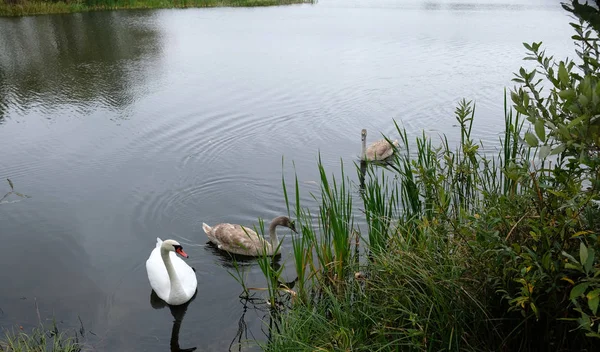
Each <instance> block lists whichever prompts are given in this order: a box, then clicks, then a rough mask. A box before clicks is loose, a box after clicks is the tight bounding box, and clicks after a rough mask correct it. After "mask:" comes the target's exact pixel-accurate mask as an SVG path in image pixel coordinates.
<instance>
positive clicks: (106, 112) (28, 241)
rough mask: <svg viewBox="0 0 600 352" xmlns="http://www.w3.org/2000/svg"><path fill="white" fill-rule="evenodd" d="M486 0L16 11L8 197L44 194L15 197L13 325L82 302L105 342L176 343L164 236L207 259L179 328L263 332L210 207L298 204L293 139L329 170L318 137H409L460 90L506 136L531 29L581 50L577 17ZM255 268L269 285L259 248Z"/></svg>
mask: <svg viewBox="0 0 600 352" xmlns="http://www.w3.org/2000/svg"><path fill="white" fill-rule="evenodd" d="M480 3H482V4H478V3H477V2H475V1H471V2H464V1H450V0H442V1H427V2H425V1H423V2H422V1H416V0H414V1H391V0H390V1H379V0H377V1H375V0H370V1H348V0H343V1H342V0H340V1H320V2H319V3H318V4H317V5H302V6H289V7H274V8H253V9H232V8H221V9H187V10H160V11H118V12H98V13H87V14H73V15H56V16H39V17H28V18H0V153H1V154H0V155H1V156H0V193H1V194H0V197H1V196H2V195H3V194H4V193H5V192H8V191H9V190H10V189H9V185H8V183H6V182H5V181H4V179H5V178H10V179H11V180H12V181H13V182H14V184H15V188H16V190H17V191H20V192H22V193H25V194H27V195H29V196H31V198H29V199H24V200H22V201H20V202H14V203H9V204H0V241H1V243H2V244H1V245H0V284H1V286H0V287H1V289H0V327H3V328H10V327H12V326H14V325H16V324H19V325H22V326H24V327H26V328H27V327H31V326H33V325H35V324H36V323H37V319H38V318H37V313H36V302H37V306H38V307H39V310H40V315H41V316H42V318H50V317H53V316H54V317H56V319H58V320H59V326H61V327H77V328H78V327H79V326H80V322H79V318H80V319H81V322H82V323H83V325H84V327H85V331H86V338H87V340H88V341H89V342H90V343H91V344H92V346H93V348H94V349H96V350H108V351H166V350H169V345H170V337H171V332H172V327H173V324H172V321H173V317H172V315H171V312H169V309H168V308H163V309H160V310H155V309H153V305H152V304H151V297H150V292H151V290H150V287H149V284H148V280H147V277H146V272H145V266H144V263H145V260H146V259H147V256H148V255H149V253H150V251H151V250H152V248H153V247H154V245H155V238H156V237H157V236H159V237H161V238H163V239H167V238H174V239H177V240H178V241H180V242H181V243H182V244H184V248H185V249H186V251H187V252H188V254H189V255H190V259H189V263H190V264H191V265H192V266H194V267H195V268H196V270H197V275H198V282H199V290H198V293H197V296H196V298H195V299H194V301H193V302H191V304H190V305H189V307H187V312H186V314H185V318H184V319H183V323H182V324H181V326H180V327H179V328H180V331H179V342H180V344H181V347H192V346H197V347H198V348H199V350H202V351H209V350H215V351H224V350H228V349H229V346H230V344H231V343H232V341H234V342H236V341H238V339H239V338H240V333H241V334H242V338H241V339H242V341H243V340H244V339H252V338H257V339H262V340H264V339H265V338H266V337H265V336H266V335H265V333H264V331H266V328H265V326H264V324H263V323H262V322H261V319H262V318H263V317H264V314H265V313H264V311H262V310H260V309H253V307H252V306H251V305H250V306H249V307H248V308H247V309H246V308H245V307H244V305H243V302H240V299H239V298H238V295H239V293H240V292H241V290H240V287H239V286H238V284H237V283H236V282H235V281H234V279H233V278H232V277H231V276H230V275H229V274H228V273H227V271H228V270H229V269H228V268H227V265H226V264H227V260H226V259H225V258H223V257H221V256H220V255H219V254H218V253H217V252H215V251H214V250H212V249H211V248H208V247H205V246H204V244H205V242H206V238H205V235H204V233H203V232H202V228H201V224H202V222H203V221H204V222H207V223H208V224H215V223H218V222H221V221H228V222H237V223H244V224H249V225H251V224H255V223H256V219H257V218H258V217H262V218H265V219H267V220H268V219H271V218H273V217H274V216H276V215H280V214H283V213H285V211H286V209H285V205H284V203H283V192H282V190H281V175H282V156H285V167H284V170H285V171H284V173H285V175H286V177H288V178H291V177H292V176H293V172H294V171H293V169H292V165H291V162H292V161H294V162H295V165H296V171H297V173H298V176H299V179H300V182H301V183H302V187H303V188H304V189H305V190H307V191H313V190H316V186H315V185H314V184H313V183H312V182H311V181H314V180H316V179H317V177H318V173H317V169H316V160H317V155H318V154H317V153H318V152H319V151H320V152H321V157H322V160H323V162H324V164H325V165H326V166H327V167H328V169H329V170H332V171H333V170H337V168H338V165H339V160H340V158H343V159H344V160H345V162H346V163H347V164H351V163H352V161H353V160H355V159H356V156H357V155H358V153H359V151H360V129H361V128H363V127H366V128H367V129H369V131H370V134H369V140H373V139H374V138H377V137H378V131H381V132H383V133H386V134H390V135H391V136H392V137H393V136H394V135H393V132H394V126H393V123H392V119H397V120H398V122H401V123H402V124H403V125H404V126H405V127H406V128H407V130H408V132H409V133H410V134H417V133H420V131H421V130H423V129H424V130H426V131H428V132H429V133H432V134H434V135H435V134H438V133H448V134H449V138H450V140H455V139H456V137H457V135H456V132H458V131H457V130H456V128H455V127H453V125H454V123H455V120H454V116H453V111H454V108H455V106H456V102H457V101H458V100H459V99H461V98H463V97H466V98H469V99H475V100H476V101H477V113H476V121H475V126H474V129H475V132H474V133H475V134H476V136H477V137H478V138H481V139H482V140H484V141H485V142H486V143H491V144H493V143H495V142H496V141H497V138H498V133H499V132H500V131H501V129H502V127H503V112H502V104H503V89H504V87H506V86H512V84H511V83H510V79H511V78H512V72H514V71H516V70H517V69H518V67H519V66H520V65H521V64H522V61H521V58H522V56H523V54H524V49H523V47H522V45H521V43H522V42H524V41H525V42H531V41H540V40H541V41H543V42H544V44H545V46H546V47H548V51H549V52H552V53H555V54H556V55H557V57H564V56H565V55H572V49H571V48H572V45H571V43H570V39H569V37H570V35H571V32H570V29H569V26H568V17H567V16H566V15H565V13H564V12H563V11H562V10H561V9H560V6H559V5H558V2H557V1H555V0H538V1H529V0H493V1H480ZM306 199H309V197H308V195H307V196H306ZM5 200H9V201H18V200H20V198H18V197H15V196H14V195H13V196H11V197H9V198H7V199H5ZM290 250H291V246H290V243H289V241H288V242H285V243H284V254H283V257H282V262H286V261H287V262H289V261H290V260H291V259H289V256H288V254H287V253H289V251H290ZM244 271H246V272H247V273H248V280H249V285H250V286H260V285H261V281H260V275H259V273H260V270H259V268H258V266H257V265H256V264H255V263H252V262H250V263H248V265H247V266H245V267H244ZM181 313H182V312H174V314H181ZM78 317H79V318H78ZM90 332H93V334H91V333H90ZM234 347H235V348H234V349H235V350H237V348H238V346H236V345H234ZM245 350H247V349H246V348H245Z"/></svg>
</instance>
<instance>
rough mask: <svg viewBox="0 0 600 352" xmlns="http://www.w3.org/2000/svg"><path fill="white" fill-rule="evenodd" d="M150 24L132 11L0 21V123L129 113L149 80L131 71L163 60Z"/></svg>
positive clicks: (147, 17)
mask: <svg viewBox="0 0 600 352" xmlns="http://www.w3.org/2000/svg"><path fill="white" fill-rule="evenodd" d="M152 16H153V15H152V13H151V12H146V11H139V12H138V11H135V12H127V13H125V12H114V13H111V14H110V15H109V16H107V15H105V14H103V13H94V12H92V13H89V14H73V15H56V16H41V17H33V18H32V17H25V18H18V19H12V18H11V19H7V18H2V19H0V28H1V33H2V35H0V119H2V118H3V117H4V116H5V115H6V114H7V112H8V110H9V109H15V110H16V111H17V112H19V113H24V112H27V111H28V110H30V109H40V110H41V111H42V112H49V111H51V110H52V109H56V108H57V107H61V106H65V105H68V106H69V107H70V108H71V109H73V110H75V111H77V110H82V111H83V112H87V111H93V110H94V109H98V108H111V109H118V110H123V109H125V108H126V107H127V106H128V105H129V104H131V103H132V102H133V101H134V100H135V99H136V95H137V94H139V93H138V92H137V90H139V89H140V87H141V86H143V82H144V80H145V79H146V77H147V76H148V75H150V74H151V72H149V70H150V68H151V65H150V67H149V68H148V69H146V70H136V69H132V68H133V67H132V63H135V62H136V61H137V60H157V58H159V57H160V49H161V47H160V36H159V32H158V31H157V30H156V27H154V26H149V25H148V21H149V20H151V19H152ZM147 64H148V63H147ZM0 121H1V120H0Z"/></svg>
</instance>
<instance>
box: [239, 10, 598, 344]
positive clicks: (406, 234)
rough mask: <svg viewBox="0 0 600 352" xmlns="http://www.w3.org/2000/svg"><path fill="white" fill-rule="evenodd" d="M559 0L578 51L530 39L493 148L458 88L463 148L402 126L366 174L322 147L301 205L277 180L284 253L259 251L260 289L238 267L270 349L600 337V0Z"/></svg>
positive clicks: (291, 185)
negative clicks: (567, 1) (335, 165)
mask: <svg viewBox="0 0 600 352" xmlns="http://www.w3.org/2000/svg"><path fill="white" fill-rule="evenodd" d="M598 2H599V3H600V1H598ZM575 3H576V1H574V3H573V4H575ZM578 6H583V5H578ZM564 7H565V8H566V9H567V10H568V11H570V12H572V13H575V14H577V15H578V17H579V22H578V23H571V26H572V28H573V29H574V32H575V33H574V35H573V37H572V38H573V39H574V44H575V53H576V58H575V59H574V60H572V59H565V60H558V59H556V58H554V57H553V56H551V55H550V54H546V50H545V49H544V48H543V46H542V43H531V44H528V43H523V45H524V47H525V50H526V57H525V60H528V61H527V62H529V63H530V65H528V66H527V68H521V69H519V70H518V71H517V72H516V73H515V76H514V79H513V82H514V83H515V85H516V86H515V87H514V88H513V89H511V90H510V92H509V93H508V94H505V100H504V120H505V130H504V132H503V133H502V135H501V136H499V143H498V145H485V146H484V145H483V143H482V142H481V141H477V140H475V139H474V138H473V137H472V135H471V131H472V126H473V123H474V120H475V105H474V104H473V103H472V102H469V101H466V100H463V101H461V102H460V103H459V104H458V107H457V108H456V110H455V117H456V121H457V125H458V127H459V128H457V130H456V133H457V137H460V138H459V139H458V143H457V144H456V145H451V144H450V143H449V141H448V139H447V138H446V136H445V135H441V136H428V135H426V134H425V133H423V134H422V135H420V136H419V135H417V136H414V137H410V138H409V137H408V134H407V131H406V130H405V129H403V128H401V127H400V126H398V124H396V129H397V133H398V135H399V136H400V139H401V148H400V149H399V150H398V152H397V153H396V154H395V155H394V157H393V158H392V160H390V162H389V163H388V164H387V165H381V164H372V163H371V164H364V163H362V164H361V165H360V166H359V165H355V167H354V168H353V169H356V172H357V175H358V178H359V180H360V182H359V183H360V184H356V182H354V181H352V178H350V177H348V167H347V166H346V168H344V166H343V165H342V167H341V170H340V171H338V172H337V173H330V172H329V171H326V170H325V167H324V166H323V165H322V164H321V161H320V159H319V162H318V169H319V172H320V181H319V183H320V190H319V191H316V192H311V194H312V196H313V198H314V199H315V201H316V204H314V205H307V204H304V203H303V204H301V202H300V200H301V199H305V197H301V196H300V194H301V193H303V192H304V191H303V190H302V189H301V187H300V184H301V183H300V182H299V181H298V179H297V178H296V179H295V180H291V182H290V180H285V179H283V180H282V186H283V191H284V192H283V193H284V198H285V203H286V206H287V209H288V213H289V215H290V217H291V218H295V221H296V229H297V230H298V235H295V234H291V236H288V237H287V238H286V239H284V241H291V247H292V249H291V253H289V254H282V257H283V258H282V261H283V263H280V262H279V261H278V260H276V259H273V258H270V257H259V258H258V264H259V266H260V269H261V271H262V273H263V276H264V283H263V284H259V286H260V285H265V286H264V287H262V288H260V289H256V288H249V287H257V283H255V282H252V283H249V282H246V278H245V277H244V275H243V274H242V273H241V272H240V271H239V270H238V269H237V266H236V265H234V268H233V269H231V270H233V271H232V272H231V271H230V274H231V275H232V276H233V278H234V279H235V280H236V281H238V282H239V283H240V286H241V289H242V294H241V297H247V298H253V299H254V298H256V299H260V298H262V299H266V300H267V302H268V305H269V306H270V307H271V308H270V309H271V314H270V315H268V317H267V320H268V321H265V324H268V325H269V327H270V330H269V332H270V335H269V340H268V341H267V342H264V343H260V342H259V344H261V347H262V348H263V349H264V350H265V351H273V352H275V351H390V352H391V351H400V350H402V351H598V350H600V311H599V306H600V260H599V258H600V236H599V235H600V118H599V116H600V50H599V49H600V48H599V44H598V42H599V37H600V11H598V10H597V9H595V8H592V7H588V8H585V11H588V12H585V13H583V14H581V13H577V11H576V10H577V9H578V8H577V7H576V6H574V5H573V7H570V6H569V5H564ZM579 9H581V8H579ZM593 21H597V22H593ZM505 93H506V92H505ZM394 123H395V122H394ZM390 139H391V140H393V139H394V138H390ZM440 139H441V142H437V141H439V140H440ZM357 205H358V207H359V208H360V210H358V211H355V209H356V208H357ZM363 217H364V218H365V222H366V226H358V225H357V222H358V221H356V220H357V219H358V218H363ZM355 221H356V222H355ZM257 232H260V228H259V229H258V231H257ZM263 234H264V228H263ZM286 269H287V270H286ZM284 273H286V274H284ZM288 275H291V277H294V276H295V277H297V278H296V279H295V280H294V281H293V282H288V281H289V279H290V277H288ZM286 282H288V283H286ZM284 283H285V284H284Z"/></svg>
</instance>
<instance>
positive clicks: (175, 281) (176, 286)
mask: <svg viewBox="0 0 600 352" xmlns="http://www.w3.org/2000/svg"><path fill="white" fill-rule="evenodd" d="M160 256H161V257H162V260H163V262H164V263H165V267H166V268H167V274H169V281H170V282H171V292H170V293H169V296H173V294H174V293H175V294H179V293H183V287H182V286H181V282H179V276H177V272H176V271H175V268H174V267H173V263H172V262H171V256H170V251H168V250H166V249H163V248H161V249H160Z"/></svg>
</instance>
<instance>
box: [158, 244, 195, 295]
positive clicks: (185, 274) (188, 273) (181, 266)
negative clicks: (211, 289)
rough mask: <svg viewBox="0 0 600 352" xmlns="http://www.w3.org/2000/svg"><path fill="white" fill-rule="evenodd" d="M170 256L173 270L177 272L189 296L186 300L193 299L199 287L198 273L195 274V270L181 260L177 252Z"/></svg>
mask: <svg viewBox="0 0 600 352" xmlns="http://www.w3.org/2000/svg"><path fill="white" fill-rule="evenodd" d="M169 255H170V257H171V263H173V268H175V272H176V273H177V277H178V278H179V282H181V286H182V287H183V291H184V292H185V295H186V296H187V297H186V298H187V299H190V298H192V296H193V295H194V293H195V292H196V287H198V280H197V279H196V273H195V272H194V269H192V267H191V266H189V265H188V264H187V263H186V262H185V261H184V260H183V259H181V257H179V256H178V255H177V254H175V252H170V253H169ZM163 266H164V265H163ZM166 272H167V270H166V269H165V273H166ZM167 278H168V277H167Z"/></svg>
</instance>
